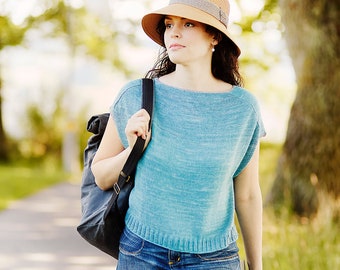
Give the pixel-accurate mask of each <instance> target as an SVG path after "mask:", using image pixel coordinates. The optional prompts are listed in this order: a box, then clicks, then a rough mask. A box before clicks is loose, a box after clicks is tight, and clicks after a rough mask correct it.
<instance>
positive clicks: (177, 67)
mask: <svg viewBox="0 0 340 270" xmlns="http://www.w3.org/2000/svg"><path fill="white" fill-rule="evenodd" d="M228 16H229V3H228V1H227V0H210V1H208V0H196V1H191V0H171V1H170V4H169V5H168V6H167V7H165V8H162V9H160V10H158V11H156V12H154V13H150V14H147V15H146V16H144V17H143V19H142V26H143V29H144V31H145V32H146V34H147V35H148V36H149V37H150V38H151V39H153V40H154V41H155V42H157V43H158V44H160V45H161V46H163V47H164V49H165V51H164V53H163V54H162V55H161V56H160V59H159V61H158V62H157V63H156V65H155V67H154V68H153V69H152V70H151V71H150V72H149V73H148V77H151V78H154V84H155V107H154V115H153V121H152V125H151V129H150V130H149V128H148V123H149V119H150V116H149V115H148V113H147V112H146V111H145V110H140V109H139V107H140V103H141V80H135V81H132V82H129V83H128V84H127V85H126V86H125V87H124V88H123V89H122V90H121V92H120V94H119V95H118V97H117V98H116V100H115V102H114V104H113V106H112V107H111V117H110V120H109V123H108V125H107V128H106V131H105V134H104V137H103V140H102V143H101V145H100V148H99V150H98V152H97V154H96V156H95V158H94V161H93V165H92V171H93V173H94V175H95V178H96V182H97V184H98V186H99V187H100V188H102V189H109V188H111V187H112V186H113V184H114V183H115V182H116V181H117V179H118V174H119V172H120V170H121V168H122V167H123V164H124V162H125V161H126V159H127V157H128V155H129V153H130V151H131V149H132V146H133V144H134V142H135V141H136V138H137V136H142V137H143V138H145V139H146V143H147V148H146V149H145V152H144V155H143V157H142V158H141V160H140V161H139V163H138V167H137V171H136V178H135V188H134V189H133V190H132V192H131V194H130V205H129V210H128V212H127V216H126V219H125V222H126V229H125V231H124V233H123V235H122V237H121V240H120V254H119V260H118V266H117V269H119V270H122V269H195V270H197V269H239V267H240V260H239V256H238V248H237V245H236V240H237V232H236V229H235V225H234V209H236V213H237V217H238V220H239V223H240V228H241V231H242V235H243V238H244V244H245V250H246V254H247V262H248V265H249V267H250V269H252V270H259V269H262V260H261V256H262V254H261V241H262V233H261V231H262V225H261V223H262V198H261V191H260V188H259V179H258V156H259V138H260V137H261V136H264V135H265V132H264V128H263V124H262V120H261V116H260V112H259V109H258V105H257V102H256V100H255V98H254V97H253V96H252V95H251V94H250V93H248V92H247V91H246V90H244V89H242V88H241V87H240V84H241V77H240V75H239V73H238V62H237V59H238V56H239V54H240V50H239V48H238V47H237V45H236V44H235V43H234V42H233V41H232V40H231V39H230V38H229V37H228V32H227V23H228ZM151 134H152V139H151V140H150V138H151Z"/></svg>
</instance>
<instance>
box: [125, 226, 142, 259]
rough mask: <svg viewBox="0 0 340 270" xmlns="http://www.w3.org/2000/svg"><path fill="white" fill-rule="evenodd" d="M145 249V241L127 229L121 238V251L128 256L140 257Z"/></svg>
mask: <svg viewBox="0 0 340 270" xmlns="http://www.w3.org/2000/svg"><path fill="white" fill-rule="evenodd" d="M143 247H144V240H143V239H142V238H140V237H139V236H138V235H135V234H134V233H133V232H131V231H130V230H128V229H127V228H125V229H124V232H123V234H122V236H121V237H120V244H119V251H120V252H122V253H124V254H126V255H138V254H139V253H140V252H141V251H142V249H143Z"/></svg>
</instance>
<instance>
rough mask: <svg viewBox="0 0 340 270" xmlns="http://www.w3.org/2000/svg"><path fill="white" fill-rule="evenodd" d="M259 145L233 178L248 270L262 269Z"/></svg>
mask: <svg viewBox="0 0 340 270" xmlns="http://www.w3.org/2000/svg"><path fill="white" fill-rule="evenodd" d="M258 166H259V145H257V147H256V150H255V152H254V154H253V156H252V158H251V160H250V161H249V163H248V165H247V166H246V168H245V169H244V170H243V171H242V172H241V173H240V174H239V175H238V176H237V177H236V179H235V191H234V192H235V204H236V213H237V218H238V221H239V224H240V228H241V232H242V236H243V240H244V246H245V251H246V255H247V262H248V265H249V268H250V270H262V195H261V189H260V185H259V170H258Z"/></svg>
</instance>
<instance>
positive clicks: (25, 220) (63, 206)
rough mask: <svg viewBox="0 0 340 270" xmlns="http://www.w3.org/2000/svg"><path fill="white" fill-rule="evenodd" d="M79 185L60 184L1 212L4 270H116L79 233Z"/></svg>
mask: <svg viewBox="0 0 340 270" xmlns="http://www.w3.org/2000/svg"><path fill="white" fill-rule="evenodd" d="M79 220H80V187H79V184H71V183H61V184H58V185H56V186H53V187H51V188H49V189H46V190H44V191H42V192H40V193H38V194H37V195H34V196H32V197H29V198H27V199H24V200H21V201H18V202H15V203H13V204H12V205H11V206H10V207H9V208H8V209H7V210H5V211H2V212H0V269H1V270H57V269H58V270H61V269H62V270H108V269H110V270H114V269H115V265H116V262H115V260H114V259H113V258H111V257H109V256H108V255H106V254H105V253H102V252H101V251H99V250H97V249H96V248H95V247H93V246H91V245H90V244H88V243H87V242H86V241H85V240H83V239H82V238H81V236H80V235H79V234H78V232H77V231H76V226H77V224H78V223H79Z"/></svg>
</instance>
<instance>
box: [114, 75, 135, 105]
mask: <svg viewBox="0 0 340 270" xmlns="http://www.w3.org/2000/svg"><path fill="white" fill-rule="evenodd" d="M141 86H142V79H135V80H131V81H128V82H127V83H125V85H123V87H122V88H121V89H120V91H119V92H118V94H117V96H116V99H115V103H117V102H119V101H121V100H122V99H131V98H133V97H135V98H139V96H140V94H141Z"/></svg>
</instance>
